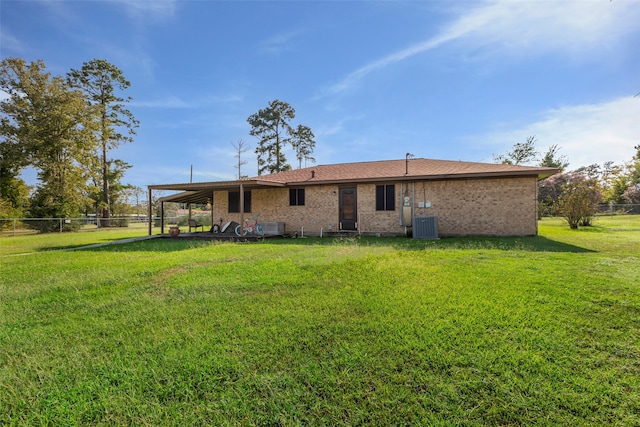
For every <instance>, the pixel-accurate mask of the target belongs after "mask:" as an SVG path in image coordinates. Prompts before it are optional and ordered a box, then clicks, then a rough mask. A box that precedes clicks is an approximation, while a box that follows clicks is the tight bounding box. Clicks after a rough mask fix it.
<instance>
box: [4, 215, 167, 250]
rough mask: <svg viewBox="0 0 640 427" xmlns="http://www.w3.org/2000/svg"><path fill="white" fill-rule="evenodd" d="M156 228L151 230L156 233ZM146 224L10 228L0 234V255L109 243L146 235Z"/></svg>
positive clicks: (147, 231)
mask: <svg viewBox="0 0 640 427" xmlns="http://www.w3.org/2000/svg"><path fill="white" fill-rule="evenodd" d="M158 230H159V229H158V228H154V229H153V231H154V232H155V233H158ZM148 233H149V229H148V225H147V224H144V223H133V224H129V226H128V227H124V228H101V229H96V228H95V226H92V227H87V228H84V229H83V231H78V232H71V233H69V232H65V233H43V234H17V235H15V236H14V235H13V233H12V232H11V230H9V231H6V230H5V231H3V232H2V234H0V257H2V256H3V255H20V254H26V253H32V252H40V251H52V250H61V249H73V248H78V247H82V246H86V245H91V244H96V243H109V242H113V241H116V240H121V239H127V238H131V237H141V236H146V235H147V234H148Z"/></svg>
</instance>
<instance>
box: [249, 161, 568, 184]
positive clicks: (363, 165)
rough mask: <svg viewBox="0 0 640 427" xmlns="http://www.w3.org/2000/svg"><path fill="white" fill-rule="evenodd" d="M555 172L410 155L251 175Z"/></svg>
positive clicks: (312, 178) (324, 178)
mask: <svg viewBox="0 0 640 427" xmlns="http://www.w3.org/2000/svg"><path fill="white" fill-rule="evenodd" d="M407 171H408V173H407ZM557 172H558V170H557V169H553V168H540V167H533V166H519V165H503V164H493V163H476V162H462V161H450V160H432V159H410V160H409V161H408V164H407V162H406V160H405V159H401V160H382V161H374V162H357V163H339V164H332V165H317V166H312V167H308V168H304V169H295V170H290V171H286V172H279V173H274V174H271V175H262V176H260V177H255V178H254V179H259V180H261V181H270V182H278V183H282V184H295V183H300V184H302V183H304V184H311V183H318V184H320V183H327V182H349V181H352V182H362V181H385V180H415V179H432V180H433V179H447V178H448V179H456V178H458V179H462V178H481V177H485V178H488V177H500V176H503V177H506V176H537V177H539V178H543V177H546V176H549V175H553V174H554V173H557Z"/></svg>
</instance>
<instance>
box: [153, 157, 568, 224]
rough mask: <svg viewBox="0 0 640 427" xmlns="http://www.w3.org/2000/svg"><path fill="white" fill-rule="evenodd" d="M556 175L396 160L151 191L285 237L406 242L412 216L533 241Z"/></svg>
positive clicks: (507, 167)
mask: <svg viewBox="0 0 640 427" xmlns="http://www.w3.org/2000/svg"><path fill="white" fill-rule="evenodd" d="M556 172H557V170H556V169H553V168H540V167H530V166H518V165H502V164H490V163H474V162H459V161H445V160H431V159H401V160H385V161H373V162H357V163H342V164H330V165H317V166H313V167H309V168H303V169H296V170H290V171H286V172H279V173H275V174H271V175H264V176H258V177H254V178H250V179H243V180H240V181H223V182H208V183H190V184H165V185H153V186H149V192H150V193H151V192H152V191H153V190H178V191H182V192H181V193H178V194H174V195H172V196H167V197H164V198H162V199H161V202H179V203H207V202H208V203H212V206H213V213H212V218H224V219H225V221H231V220H233V221H236V222H241V221H242V219H243V218H244V217H247V216H251V215H255V214H259V215H260V221H263V222H276V223H283V224H284V227H285V229H286V232H287V233H288V234H294V233H295V232H298V233H300V232H302V230H304V234H305V235H319V234H320V233H321V232H331V231H353V232H358V233H361V234H365V235H367V234H374V235H404V234H406V233H407V232H408V231H410V230H411V227H412V221H413V219H414V218H415V217H435V218H437V224H438V234H439V235H440V236H465V235H478V236H528V235H536V234H537V232H538V227H537V194H538V193H537V191H538V186H537V181H538V180H539V179H541V178H545V177H547V176H550V175H552V174H554V173H556Z"/></svg>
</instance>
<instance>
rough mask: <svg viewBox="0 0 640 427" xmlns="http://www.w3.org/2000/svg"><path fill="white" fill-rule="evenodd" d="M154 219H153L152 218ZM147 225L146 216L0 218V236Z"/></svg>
mask: <svg viewBox="0 0 640 427" xmlns="http://www.w3.org/2000/svg"><path fill="white" fill-rule="evenodd" d="M154 219H155V218H154ZM147 223H148V218H147V216H146V215H131V216H114V217H111V218H100V217H96V216H89V217H83V218H0V234H1V235H13V236H17V235H23V234H36V233H64V232H77V231H95V230H97V229H104V228H126V227H132V226H136V227H138V228H139V227H141V226H144V224H147Z"/></svg>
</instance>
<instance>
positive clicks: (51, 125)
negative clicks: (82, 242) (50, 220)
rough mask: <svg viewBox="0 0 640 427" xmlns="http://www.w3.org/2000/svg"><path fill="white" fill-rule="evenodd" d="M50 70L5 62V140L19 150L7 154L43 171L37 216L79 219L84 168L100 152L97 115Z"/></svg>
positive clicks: (1, 73) (1, 76) (0, 75)
mask: <svg viewBox="0 0 640 427" xmlns="http://www.w3.org/2000/svg"><path fill="white" fill-rule="evenodd" d="M45 68H46V67H45V65H44V62H43V61H36V62H31V63H30V64H27V63H26V62H25V61H24V60H22V59H19V58H7V59H5V60H3V61H2V63H1V67H0V85H1V87H2V90H3V91H4V92H5V93H7V95H8V96H9V97H8V99H6V100H5V101H3V103H2V113H3V117H2V128H1V130H2V138H3V144H4V143H5V142H9V143H10V146H11V147H13V149H11V150H3V152H5V153H6V152H9V151H11V152H12V153H13V154H12V155H13V156H15V157H14V158H16V159H17V160H18V161H19V162H20V163H19V164H20V165H24V164H30V165H31V166H33V167H35V168H36V169H37V170H38V179H39V180H40V185H39V186H38V187H37V189H36V192H35V194H34V196H33V199H32V202H31V210H32V212H31V215H32V216H41V217H42V216H46V217H64V216H66V217H71V216H77V215H78V214H79V212H80V211H81V210H82V209H83V208H84V206H85V204H86V199H85V198H84V195H83V193H84V188H85V182H86V177H85V174H84V169H83V167H82V165H83V164H86V161H87V159H90V158H91V156H92V155H93V152H94V149H95V145H94V142H95V141H94V139H93V135H92V132H93V130H94V129H93V124H94V121H93V110H92V109H91V108H88V107H87V104H86V103H85V99H84V97H83V94H82V93H81V92H80V91H78V90H74V89H73V88H71V87H70V86H69V85H68V84H67V83H66V82H65V81H64V79H63V78H62V77H60V76H51V74H50V73H48V72H46V71H45Z"/></svg>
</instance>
